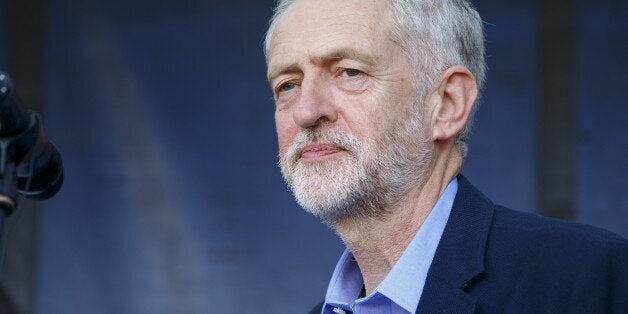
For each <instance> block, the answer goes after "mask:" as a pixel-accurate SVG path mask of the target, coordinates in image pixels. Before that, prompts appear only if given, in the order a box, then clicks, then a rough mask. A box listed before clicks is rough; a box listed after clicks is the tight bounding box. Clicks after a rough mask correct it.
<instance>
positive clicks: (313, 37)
mask: <svg viewBox="0 0 628 314" xmlns="http://www.w3.org/2000/svg"><path fill="white" fill-rule="evenodd" d="M391 16H392V13H391V10H390V2H389V1H385V0H379V1H377V0H346V1H338V0H297V1H295V2H294V3H292V4H291V5H290V7H288V8H287V9H286V11H285V12H284V14H283V15H282V16H280V17H279V20H278V21H277V24H276V25H275V28H274V30H271V31H272V33H271V34H269V36H270V42H269V46H268V51H267V57H268V60H267V61H268V63H269V67H270V65H271V63H272V59H273V57H276V56H278V55H285V54H286V53H295V52H297V51H298V50H308V51H309V52H313V51H316V50H318V49H324V48H326V47H328V46H330V45H344V46H356V47H371V48H375V47H376V46H378V45H382V44H385V43H386V41H388V40H386V39H388V38H389V37H390V36H389V35H390V27H391V20H392V19H391ZM303 48H305V49H303ZM300 52H304V51H300Z"/></svg>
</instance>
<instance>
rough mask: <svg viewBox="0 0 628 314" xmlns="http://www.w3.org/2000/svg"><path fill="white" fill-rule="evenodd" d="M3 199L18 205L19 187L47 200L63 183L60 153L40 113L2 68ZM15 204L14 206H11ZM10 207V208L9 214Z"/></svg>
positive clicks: (0, 148) (0, 144) (32, 196)
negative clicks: (26, 102)
mask: <svg viewBox="0 0 628 314" xmlns="http://www.w3.org/2000/svg"><path fill="white" fill-rule="evenodd" d="M0 151H1V154H0V178H1V181H2V182H1V184H0V203H2V202H3V199H4V198H8V199H7V200H5V201H6V202H5V203H8V205H7V204H0V207H2V208H4V209H5V211H7V209H6V206H9V207H11V209H12V207H13V206H14V205H15V201H16V200H15V195H14V194H15V193H14V191H12V190H17V192H19V193H20V194H22V195H23V196H25V197H26V198H29V199H32V200H45V199H48V198H50V197H52V196H54V195H55V194H56V193H57V192H58V191H59V189H60V188H61V185H62V184H63V163H62V159H61V154H60V153H59V151H58V150H57V149H56V148H55V146H54V145H52V144H51V143H50V142H48V140H47V139H46V134H45V133H44V129H43V126H42V123H41V119H40V118H39V115H37V113H35V112H33V111H31V110H27V109H26V108H24V106H23V105H22V101H21V100H20V97H19V96H18V94H17V92H16V91H15V88H14V86H13V82H12V80H11V78H10V77H9V76H8V75H7V74H6V73H4V72H2V71H0ZM11 201H13V204H10V203H11ZM11 205H13V206H11ZM10 213H11V211H9V212H8V214H10Z"/></svg>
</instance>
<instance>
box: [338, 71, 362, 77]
mask: <svg viewBox="0 0 628 314" xmlns="http://www.w3.org/2000/svg"><path fill="white" fill-rule="evenodd" d="M360 74H362V71H360V70H356V69H344V70H343V71H342V75H343V76H347V77H355V76H358V75H360Z"/></svg>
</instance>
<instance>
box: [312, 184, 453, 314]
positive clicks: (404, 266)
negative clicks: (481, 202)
mask: <svg viewBox="0 0 628 314" xmlns="http://www.w3.org/2000/svg"><path fill="white" fill-rule="evenodd" d="M457 191H458V180H457V179H456V178H454V179H453V180H452V181H451V182H450V183H449V185H447V188H446V189H445V191H444V192H443V194H442V195H441V196H440V198H439V199H438V201H437V202H436V205H434V208H432V211H431V212H430V214H429V215H428V216H427V218H426V219H425V222H423V225H422V226H421V228H420V229H419V231H418V232H417V233H416V235H415V236H414V238H413V239H412V241H411V242H410V244H408V247H407V248H406V250H405V251H404V252H403V254H402V255H401V257H400V258H399V260H398V261H397V263H396V264H395V266H393V268H392V269H391V270H390V272H389V273H388V275H386V278H384V280H383V281H382V282H381V283H380V284H379V286H377V289H375V291H373V292H372V293H371V294H369V295H368V296H366V297H363V298H359V296H360V293H361V292H362V286H363V285H364V280H363V279H362V274H361V273H360V268H359V266H358V263H357V262H356V261H355V258H354V257H353V254H351V252H350V251H349V250H345V252H344V253H343V254H342V256H341V257H340V260H339V261H338V264H337V265H336V269H335V270H334V274H333V275H332V277H331V281H330V282H329V287H328V288H327V294H326V296H325V304H324V305H323V314H328V313H329V314H335V313H338V314H342V313H348V312H352V313H354V314H368V313H377V314H382V313H395V314H396V313H404V314H405V313H415V312H416V309H417V307H418V305H419V301H420V300H421V294H422V293H423V287H424V286H425V279H426V278H427V272H428V270H429V269H430V265H431V264H432V260H433V259H434V254H435V253H436V248H437V247H438V243H439V242H440V238H441V236H442V235H443V231H444V230H445V225H446V224H447V220H448V219H449V213H451V207H452V205H453V202H454V198H455V196H456V192H457Z"/></svg>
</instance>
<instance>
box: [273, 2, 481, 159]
mask: <svg viewBox="0 0 628 314" xmlns="http://www.w3.org/2000/svg"><path fill="white" fill-rule="evenodd" d="M389 1H390V3H391V10H392V12H393V16H394V19H395V20H394V21H393V28H392V34H391V38H392V40H393V41H395V42H397V43H398V44H399V45H400V46H401V48H402V49H403V51H404V52H405V53H406V55H407V57H408V60H409V61H410V63H411V65H412V69H413V83H414V84H413V85H414V88H415V90H416V93H417V97H418V99H419V100H421V101H418V102H417V103H418V104H423V103H424V102H425V99H426V97H427V95H428V93H429V92H430V91H431V90H432V89H433V88H434V87H435V86H434V85H435V84H436V82H437V80H438V78H439V77H440V75H441V74H442V72H443V71H445V70H446V69H447V68H449V67H451V66H454V65H463V66H465V67H466V68H467V69H468V70H469V71H470V72H471V73H472V74H473V76H474V77H475V79H476V81H477V84H478V88H479V90H480V91H481V90H482V87H483V86H484V82H485V78H486V63H485V60H484V32H483V27H482V19H481V17H480V15H479V13H478V12H477V11H476V10H475V8H474V7H473V5H472V4H471V3H469V2H468V1H466V0H389ZM293 2H294V0H278V2H277V6H276V7H275V10H274V14H273V17H272V18H271V20H270V26H269V28H268V31H267V32H266V38H265V40H264V54H265V55H266V61H267V62H268V50H269V48H270V41H271V39H272V36H273V33H274V31H275V28H276V27H277V23H278V22H279V20H280V18H281V16H282V15H283V14H284V13H285V11H286V10H287V9H288V7H289V6H290V5H291V4H292V3H293ZM477 107H478V102H477V101H476V105H475V106H473V109H472V111H471V114H470V115H469V120H468V122H467V125H466V126H465V128H464V130H463V131H462V132H461V133H460V134H459V135H458V137H457V139H456V143H457V144H458V148H459V150H460V152H461V153H462V155H463V156H465V155H466V153H467V144H466V142H467V140H468V138H469V136H470V133H471V127H472V125H473V116H474V115H475V111H476V110H477Z"/></svg>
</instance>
